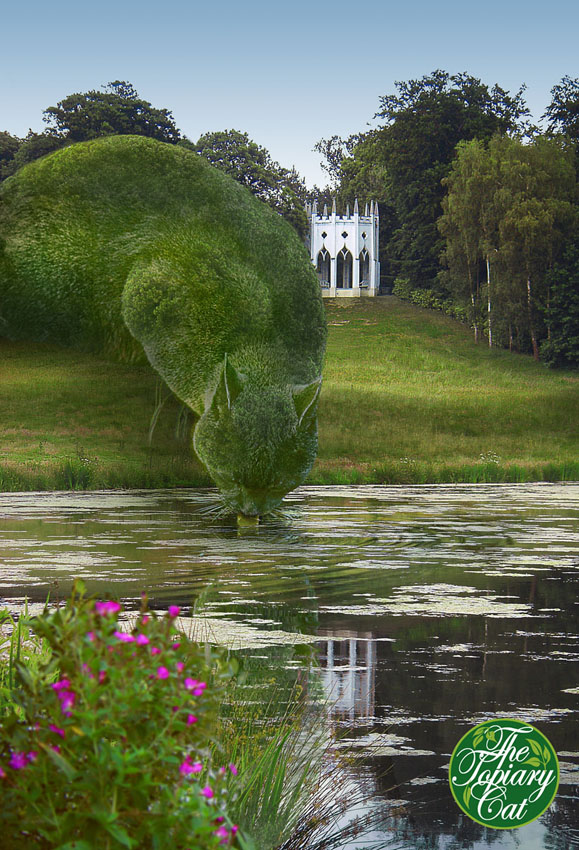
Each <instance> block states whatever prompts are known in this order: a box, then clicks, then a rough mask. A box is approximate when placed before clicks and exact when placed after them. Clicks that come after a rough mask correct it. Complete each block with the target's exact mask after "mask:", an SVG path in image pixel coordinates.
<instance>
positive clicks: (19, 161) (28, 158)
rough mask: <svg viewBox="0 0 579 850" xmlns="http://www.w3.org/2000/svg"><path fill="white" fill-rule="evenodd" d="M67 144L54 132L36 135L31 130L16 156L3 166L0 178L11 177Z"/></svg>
mask: <svg viewBox="0 0 579 850" xmlns="http://www.w3.org/2000/svg"><path fill="white" fill-rule="evenodd" d="M66 144H68V143H67V141H66V139H64V138H63V137H62V136H60V135H58V133H55V132H54V131H52V130H47V131H46V132H44V133H34V132H33V131H32V130H30V131H29V133H28V135H27V136H26V138H24V139H22V141H21V142H20V143H19V145H18V147H17V149H16V150H15V152H14V156H13V157H12V158H11V159H10V160H8V161H6V162H5V163H4V165H3V166H2V169H1V172H0V177H2V178H5V177H9V176H10V175H11V174H14V173H15V172H16V171H17V170H18V169H19V168H22V166H23V165H27V164H28V163H29V162H34V160H35V159H39V158H40V157H41V156H47V155H48V154H49V153H54V151H57V150H59V149H60V148H63V147H65V146H66Z"/></svg>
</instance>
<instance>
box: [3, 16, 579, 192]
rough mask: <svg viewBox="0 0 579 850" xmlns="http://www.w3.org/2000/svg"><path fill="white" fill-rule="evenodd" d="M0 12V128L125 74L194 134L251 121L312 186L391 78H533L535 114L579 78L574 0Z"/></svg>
mask: <svg viewBox="0 0 579 850" xmlns="http://www.w3.org/2000/svg"><path fill="white" fill-rule="evenodd" d="M0 21H1V26H2V40H1V43H0V130H2V129H6V130H8V131H9V132H11V133H14V134H16V135H20V136H23V135H25V134H26V132H27V131H28V128H29V127H31V128H32V129H34V130H37V131H39V130H42V129H43V126H44V125H43V122H42V111H43V110H44V109H46V108H47V107H48V106H51V105H55V104H56V102H57V101H59V100H61V99H62V98H63V97H65V96H66V95H67V94H70V93H72V92H76V91H87V90H88V89H91V88H98V87H99V86H100V85H102V84H104V83H107V82H108V81H110V80H114V79H124V80H129V81H130V82H132V83H133V85H134V86H135V87H136V88H137V90H138V91H139V94H140V95H141V97H143V98H145V99H146V100H149V101H151V103H152V104H153V105H154V106H158V107H165V108H167V109H170V110H171V111H172V112H173V116H174V118H175V121H176V124H177V126H178V127H179V128H180V129H181V130H182V131H183V132H184V133H186V134H187V135H188V136H189V137H190V138H192V139H194V140H195V139H197V138H198V136H199V135H200V134H201V133H203V132H207V131H210V130H222V129H226V128H235V129H239V130H244V131H246V132H248V133H249V135H250V136H251V137H252V138H253V139H254V140H255V141H256V142H258V143H259V144H261V145H264V146H265V147H266V148H268V150H269V151H270V153H271V154H272V156H273V157H274V158H275V159H277V160H278V161H279V162H280V163H281V164H282V165H284V166H286V167H290V166H291V165H295V166H296V168H297V169H298V170H299V171H300V173H301V174H303V176H305V177H306V179H307V181H308V183H309V184H312V183H313V182H317V183H318V184H320V183H322V182H325V181H324V178H323V175H322V173H321V171H320V169H319V156H318V154H316V153H313V152H312V148H313V146H314V144H315V142H316V141H317V140H318V139H320V138H321V137H322V136H325V137H327V136H331V135H333V134H334V133H337V134H339V135H343V136H346V135H349V134H350V133H354V132H358V131H361V130H364V129H365V128H366V127H367V124H368V122H372V116H373V115H374V113H375V112H376V110H377V108H378V103H379V101H378V98H379V96H380V95H382V94H389V93H391V92H393V91H394V81H395V80H407V79H410V78H413V77H420V76H422V75H423V74H427V73H429V72H430V71H432V70H434V69H435V68H443V69H445V70H448V71H450V72H451V73H457V72H460V71H467V72H468V73H470V74H472V75H474V76H476V77H480V78H481V79H482V80H483V81H484V82H486V83H488V84H489V85H492V84H494V83H495V82H497V83H499V85H501V86H502V87H503V88H506V89H508V90H510V91H511V92H513V93H514V92H515V91H516V90H517V89H518V87H519V85H520V84H521V83H523V82H525V83H526V84H527V87H528V88H527V93H526V97H527V102H528V104H529V107H530V108H531V111H532V113H533V116H534V118H535V119H536V120H537V119H538V118H539V117H540V115H541V113H542V112H543V111H544V109H545V107H546V105H547V104H548V102H549V99H550V95H549V92H550V89H551V88H552V86H553V85H555V83H557V82H558V81H559V80H560V79H561V77H562V76H563V75H564V74H569V75H570V76H572V77H576V76H579V58H578V57H579V48H578V33H579V3H577V2H576V0H551V2H549V3H541V4H537V3H533V2H523V0H503V2H498V0H490V1H489V2H486V3H484V4H481V5H477V6H474V5H471V4H468V3H467V2H459V0H439V2H436V3H435V2H424V0H417V2H408V1H407V2H406V3H402V2H400V3H392V2H390V0H386V2H378V0H366V2H363V0H358V4H357V6H355V5H354V2H344V0H326V2H321V3H316V4H314V3H313V2H305V0H294V2H293V3H284V4H283V5H282V4H274V3H266V2H262V0H244V2H237V3H232V2H210V0H207V2H204V3H199V2H197V1H196V0H192V2H184V0H167V2H165V3H162V2H158V3H157V4H156V5H155V6H152V5H149V4H146V3H137V2H136V0H129V1H128V2H126V0H119V2H112V0H102V1H101V2H100V3H98V4H97V3H92V4H91V5H90V6H84V5H81V3H79V2H63V0H53V1H52V2H46V0H45V2H42V3H40V2H38V0H30V2H28V3H20V4H18V3H14V2H12V3H10V4H9V5H8V7H7V8H6V7H5V8H4V10H3V12H2V16H1V18H0Z"/></svg>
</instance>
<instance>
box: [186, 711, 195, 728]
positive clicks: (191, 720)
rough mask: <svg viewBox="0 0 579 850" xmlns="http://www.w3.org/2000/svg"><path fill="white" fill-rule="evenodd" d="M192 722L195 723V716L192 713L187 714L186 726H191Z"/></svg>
mask: <svg viewBox="0 0 579 850" xmlns="http://www.w3.org/2000/svg"><path fill="white" fill-rule="evenodd" d="M194 723H197V718H196V717H195V715H194V714H188V715H187V726H192V725H193V724H194Z"/></svg>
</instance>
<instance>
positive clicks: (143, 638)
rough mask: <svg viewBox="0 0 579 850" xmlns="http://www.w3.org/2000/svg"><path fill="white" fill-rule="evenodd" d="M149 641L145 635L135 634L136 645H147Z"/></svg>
mask: <svg viewBox="0 0 579 850" xmlns="http://www.w3.org/2000/svg"><path fill="white" fill-rule="evenodd" d="M150 642H151V641H150V640H149V638H148V637H147V635H143V634H140V635H137V644H138V646H146V645H147V644H148V643H150Z"/></svg>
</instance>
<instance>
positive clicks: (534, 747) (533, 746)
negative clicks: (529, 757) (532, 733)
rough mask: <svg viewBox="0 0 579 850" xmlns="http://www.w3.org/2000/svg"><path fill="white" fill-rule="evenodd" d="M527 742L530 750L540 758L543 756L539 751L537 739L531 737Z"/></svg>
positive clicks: (539, 746)
mask: <svg viewBox="0 0 579 850" xmlns="http://www.w3.org/2000/svg"><path fill="white" fill-rule="evenodd" d="M529 744H530V745H531V749H532V751H533V752H534V753H535V755H536V756H539V757H540V758H542V757H543V753H542V752H541V745H540V744H539V742H538V741H533V739H532V738H531V739H530V740H529Z"/></svg>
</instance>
